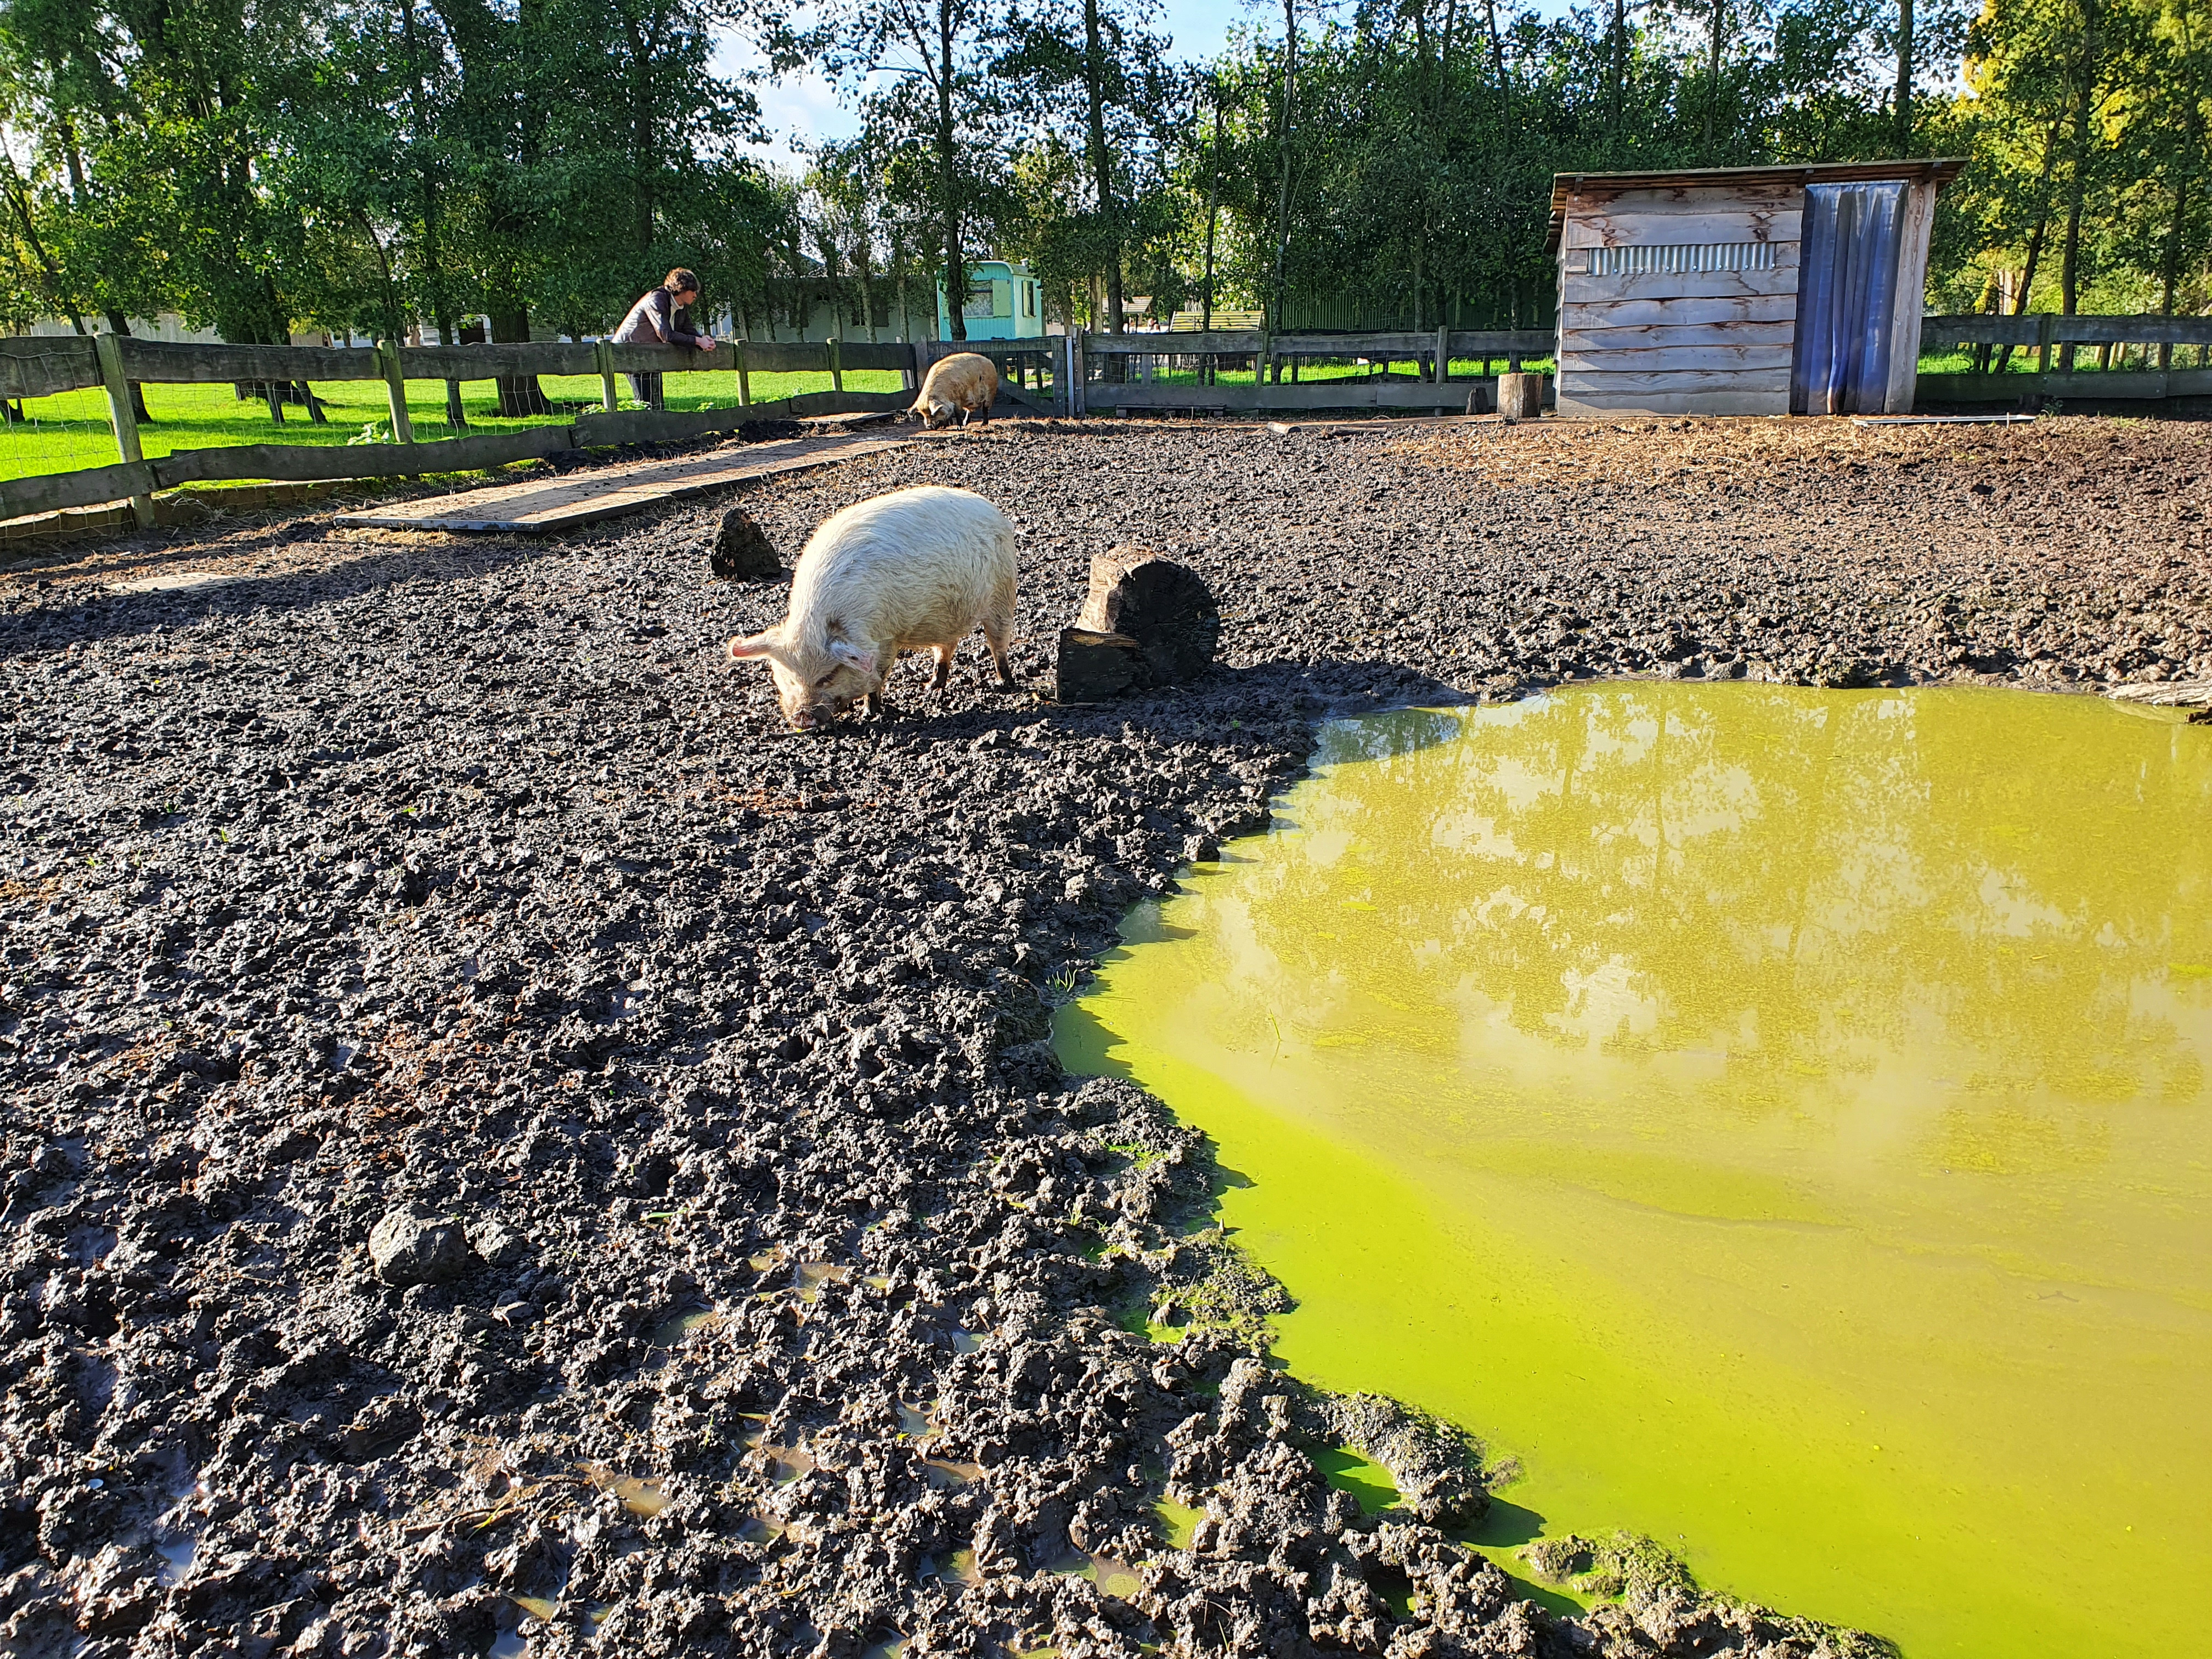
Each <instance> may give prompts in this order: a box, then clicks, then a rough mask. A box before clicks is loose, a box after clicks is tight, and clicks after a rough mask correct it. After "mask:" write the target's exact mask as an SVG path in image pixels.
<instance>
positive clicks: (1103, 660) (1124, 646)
mask: <svg viewBox="0 0 2212 1659" xmlns="http://www.w3.org/2000/svg"><path fill="white" fill-rule="evenodd" d="M1142 668H1143V663H1142V659H1140V658H1139V656H1138V654H1137V642H1136V641H1134V640H1133V639H1131V638H1130V637H1129V636H1128V635H1126V634H1112V633H1100V632H1098V631H1097V630H1096V629H1088V628H1063V629H1060V655H1059V659H1058V660H1057V662H1056V663H1055V665H1054V676H1053V680H1054V684H1053V697H1054V701H1055V702H1105V701H1106V700H1107V699H1108V698H1109V697H1118V696H1121V693H1123V692H1124V691H1127V690H1133V689H1134V687H1135V686H1136V685H1137V684H1138V680H1139V675H1140V673H1141V671H1142Z"/></svg>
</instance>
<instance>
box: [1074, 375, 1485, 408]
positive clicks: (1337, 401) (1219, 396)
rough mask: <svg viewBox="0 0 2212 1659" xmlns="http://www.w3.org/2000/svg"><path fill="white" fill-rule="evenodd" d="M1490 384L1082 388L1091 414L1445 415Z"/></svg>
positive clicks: (1479, 397) (1479, 400) (1101, 384)
mask: <svg viewBox="0 0 2212 1659" xmlns="http://www.w3.org/2000/svg"><path fill="white" fill-rule="evenodd" d="M1491 387H1492V382H1491V381H1489V380H1446V381H1444V382H1443V383H1442V384H1441V385H1439V384H1437V382H1435V381H1420V380H1370V381H1364V382H1363V381H1359V380H1308V381H1305V382H1304V383H1303V384H1299V385H1292V384H1291V383H1290V382H1288V381H1285V382H1284V383H1283V384H1282V385H1280V386H1144V385H1141V384H1139V383H1138V382H1136V381H1131V382H1129V383H1128V384H1127V385H1125V386H1115V385H1114V384H1112V383H1111V382H1109V381H1105V380H1093V381H1091V383H1090V384H1089V385H1088V386H1085V388H1084V393H1085V398H1087V399H1088V403H1089V407H1090V410H1091V412H1093V413H1096V414H1106V413H1109V412H1111V411H1113V410H1124V409H1161V410H1168V409H1221V410H1231V409H1237V410H1256V409H1444V410H1451V411H1452V412H1453V413H1455V414H1465V413H1466V412H1467V406H1468V397H1469V395H1470V394H1474V395H1475V398H1476V401H1475V407H1476V408H1477V409H1481V408H1483V407H1485V406H1486V404H1485V402H1484V399H1486V398H1488V397H1489V396H1490V394H1491Z"/></svg>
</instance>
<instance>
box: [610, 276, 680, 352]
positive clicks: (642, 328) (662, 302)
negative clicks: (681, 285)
mask: <svg viewBox="0 0 2212 1659" xmlns="http://www.w3.org/2000/svg"><path fill="white" fill-rule="evenodd" d="M614 341H615V343H616V344H617V345H680V346H696V345H697V344H698V343H699V337H698V335H697V334H696V333H695V332H693V331H692V328H691V307H689V306H679V305H678V304H677V303H676V296H675V295H673V294H671V293H670V292H669V291H668V290H667V289H665V288H656V289H649V290H648V291H647V293H646V294H645V295H643V296H642V297H641V298H640V299H639V301H638V302H637V303H636V304H635V305H634V306H632V307H630V308H629V316H627V317H625V318H623V319H622V326H621V327H619V328H617V330H615V331H614Z"/></svg>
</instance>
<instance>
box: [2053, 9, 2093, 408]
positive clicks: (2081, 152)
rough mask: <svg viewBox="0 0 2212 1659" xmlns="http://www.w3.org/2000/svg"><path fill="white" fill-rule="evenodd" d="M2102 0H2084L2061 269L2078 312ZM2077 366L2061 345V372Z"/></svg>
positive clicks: (2069, 309)
mask: <svg viewBox="0 0 2212 1659" xmlns="http://www.w3.org/2000/svg"><path fill="white" fill-rule="evenodd" d="M2099 4H2100V0H2081V70H2080V76H2081V80H2080V84H2079V85H2077V86H2076V87H2075V89H2074V167H2073V174H2072V176H2071V177H2070V178H2069V179H2068V180H2067V182H2066V252H2065V255H2064V258H2063V262H2062V264H2061V265H2060V268H2059V276H2058V282H2059V295H2060V310H2061V312H2062V313H2063V314H2064V315H2066V316H2069V317H2071V316H2074V315H2075V314H2076V313H2077V311H2078V310H2079V308H2080V305H2081V211H2082V207H2083V204H2085V203H2086V202H2087V198H2088V193H2089V142H2090V137H2091V120H2092V117H2093V115H2094V113H2095V111H2096V102H2097V51H2098V45H2099V42H2098V39H2097V26H2098V21H2099V19H2098V10H2097V9H2098V6H2099ZM2073 367H2074V346H2073V343H2072V342H2070V341H2069V342H2066V343H2063V344H2061V345H2060V346H2059V348H2058V372H2059V373H2060V374H2066V373H2067V372H2069V370H2071V369H2072V368H2073Z"/></svg>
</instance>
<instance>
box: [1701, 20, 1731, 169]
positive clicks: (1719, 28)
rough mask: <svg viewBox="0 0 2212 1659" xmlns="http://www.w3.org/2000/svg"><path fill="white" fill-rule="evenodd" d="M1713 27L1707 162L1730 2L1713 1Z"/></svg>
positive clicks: (1709, 48) (1708, 46)
mask: <svg viewBox="0 0 2212 1659" xmlns="http://www.w3.org/2000/svg"><path fill="white" fill-rule="evenodd" d="M1711 6H1712V9H1713V15H1712V27H1711V33H1710V34H1709V36H1708V38H1707V40H1706V43H1705V160H1706V161H1707V162H1708V163H1710V162H1711V161H1713V159H1714V156H1713V118H1714V116H1715V115H1717V113H1718V112H1719V110H1720V102H1721V36H1722V34H1723V33H1724V32H1725V31H1726V29H1727V28H1728V0H1711Z"/></svg>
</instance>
